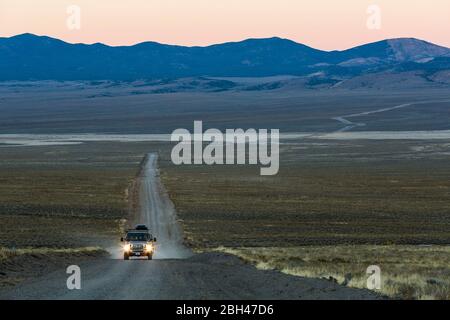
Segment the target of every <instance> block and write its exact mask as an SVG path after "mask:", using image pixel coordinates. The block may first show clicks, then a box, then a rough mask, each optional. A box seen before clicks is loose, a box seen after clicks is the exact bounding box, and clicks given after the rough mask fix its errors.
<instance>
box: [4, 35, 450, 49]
mask: <svg viewBox="0 0 450 320" xmlns="http://www.w3.org/2000/svg"><path fill="white" fill-rule="evenodd" d="M25 35H31V36H34V37H42V38H50V39H53V40H58V41H62V42H64V43H67V44H71V45H88V46H91V45H103V46H107V47H111V48H120V47H133V46H137V45H140V44H145V43H156V44H159V45H164V46H173V47H184V48H208V47H212V46H217V45H224V44H229V43H240V42H244V41H248V40H268V39H280V40H285V41H291V42H293V43H296V44H298V45H303V46H307V47H309V48H312V49H315V50H320V51H324V52H336V51H337V52H342V51H346V50H350V49H353V48H358V47H361V46H365V45H369V44H373V43H379V42H383V41H389V40H402V39H411V40H417V41H422V42H427V43H430V44H433V45H435V46H439V47H443V48H447V49H450V47H447V46H445V45H440V44H436V43H434V42H431V41H428V40H424V39H421V38H416V37H412V36H410V37H396V38H385V39H381V40H377V41H373V42H365V43H362V44H358V45H356V46H353V47H349V48H346V49H341V50H339V49H334V50H323V49H318V48H315V47H312V46H310V45H308V44H305V43H301V42H297V41H295V40H292V39H289V38H283V37H279V36H271V37H261V38H258V37H250V38H244V39H241V40H234V41H226V42H219V43H213V44H208V45H194V46H189V45H179V44H169V43H162V42H158V41H152V40H147V41H141V42H137V43H134V44H129V45H110V44H107V43H103V42H92V43H86V42H69V41H66V40H63V39H60V38H56V37H52V36H49V35H42V34H36V33H32V32H24V33H19V34H16V35H12V36H9V37H5V36H0V39H11V38H15V37H20V36H25Z"/></svg>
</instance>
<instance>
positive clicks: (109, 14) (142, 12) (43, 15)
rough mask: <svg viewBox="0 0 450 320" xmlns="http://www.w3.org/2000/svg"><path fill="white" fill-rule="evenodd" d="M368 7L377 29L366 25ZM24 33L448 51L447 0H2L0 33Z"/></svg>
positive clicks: (73, 38)
mask: <svg viewBox="0 0 450 320" xmlns="http://www.w3.org/2000/svg"><path fill="white" fill-rule="evenodd" d="M371 4H376V5H378V6H379V7H380V8H381V13H382V20H381V29H380V30H370V29H368V28H367V26H366V22H367V19H368V16H369V15H368V14H367V12H366V10H367V8H368V7H369V5H371ZM69 5H78V6H79V7H80V8H81V29H80V30H69V29H68V28H67V26H66V19H67V17H68V14H67V13H66V10H67V7H68V6H69ZM25 32H30V33H35V34H39V35H48V36H52V37H56V38H59V39H63V40H65V41H68V42H84V43H94V42H103V43H106V44H110V45H129V44H134V43H137V42H142V41H149V40H151V41H158V42H162V43H170V44H180V45H208V44H213V43H221V42H227V41H237V40H242V39H245V38H263V37H271V36H279V37H282V38H289V39H292V40H294V41H297V42H301V43H304V44H307V45H309V46H312V47H315V48H319V49H325V50H333V49H346V48H349V47H352V46H355V45H359V44H363V43H367V42H372V41H377V40H381V39H385V38H395V37H416V38H420V39H424V40H427V41H430V42H434V43H437V44H440V45H445V46H447V47H450V0H372V1H368V0H308V1H302V0H127V1H124V0H39V1H37V0H0V36H3V37H8V36H12V35H16V34H20V33H25Z"/></svg>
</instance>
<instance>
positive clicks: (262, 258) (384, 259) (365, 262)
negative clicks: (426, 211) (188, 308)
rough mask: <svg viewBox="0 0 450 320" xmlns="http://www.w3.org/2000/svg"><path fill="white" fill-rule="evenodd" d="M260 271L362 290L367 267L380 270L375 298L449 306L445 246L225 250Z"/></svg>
mask: <svg viewBox="0 0 450 320" xmlns="http://www.w3.org/2000/svg"><path fill="white" fill-rule="evenodd" d="M216 251H219V252H224V253H230V254H233V255H236V256H239V257H240V258H242V259H243V260H244V261H247V262H249V263H252V264H254V265H256V267H257V268H258V269H262V270H271V269H274V270H279V271H281V272H283V273H286V274H290V275H296V276H301V277H308V278H324V279H328V280H331V281H334V282H337V283H339V284H342V285H346V286H349V287H354V288H367V278H368V275H367V274H366V270H367V267H369V266H371V265H377V266H379V267H380V268H381V290H379V291H378V292H380V294H383V295H386V296H388V297H390V298H394V299H421V300H433V299H437V300H450V273H449V266H450V247H449V246H430V247H420V246H364V245H362V246H361V245H358V246H313V247H291V248H225V247H219V248H217V249H216Z"/></svg>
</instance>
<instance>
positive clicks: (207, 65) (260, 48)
mask: <svg viewBox="0 0 450 320" xmlns="http://www.w3.org/2000/svg"><path fill="white" fill-rule="evenodd" d="M448 70H450V49H449V48H445V47H441V46H438V45H435V44H432V43H429V42H426V41H422V40H418V39H414V38H399V39H389V40H383V41H379V42H375V43H370V44H366V45H362V46H358V47H355V48H351V49H348V50H344V51H322V50H317V49H314V48H311V47H308V46H306V45H303V44H300V43H296V42H294V41H291V40H287V39H281V38H277V37H274V38H266V39H247V40H244V41H240V42H229V43H224V44H217V45H211V46H206V47H184V46H177V45H166V44H160V43H156V42H143V43H139V44H136V45H133V46H107V45H104V44H100V43H96V44H92V45H87V44H70V43H67V42H64V41H61V40H58V39H54V38H50V37H46V36H36V35H33V34H22V35H17V36H13V37H9V38H0V80H105V79H108V80H136V79H158V78H183V77H199V76H209V77H264V76H274V75H295V76H309V77H316V78H317V79H318V80H317V81H319V82H320V81H321V79H326V80H325V81H328V80H330V79H337V80H342V79H351V78H352V77H356V76H361V75H365V74H369V73H380V72H389V73H404V72H420V73H422V74H423V75H425V76H427V77H435V76H436V75H439V74H442V73H443V72H444V73H445V74H447V75H448ZM337 80H336V81H337ZM330 81H332V80H330Z"/></svg>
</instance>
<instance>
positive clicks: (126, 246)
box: [123, 244, 131, 252]
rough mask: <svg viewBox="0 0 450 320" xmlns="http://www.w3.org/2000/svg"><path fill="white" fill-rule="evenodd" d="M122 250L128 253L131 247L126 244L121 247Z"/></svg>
mask: <svg viewBox="0 0 450 320" xmlns="http://www.w3.org/2000/svg"><path fill="white" fill-rule="evenodd" d="M123 250H125V251H127V252H128V251H130V250H131V245H129V244H126V245H124V246H123Z"/></svg>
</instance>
